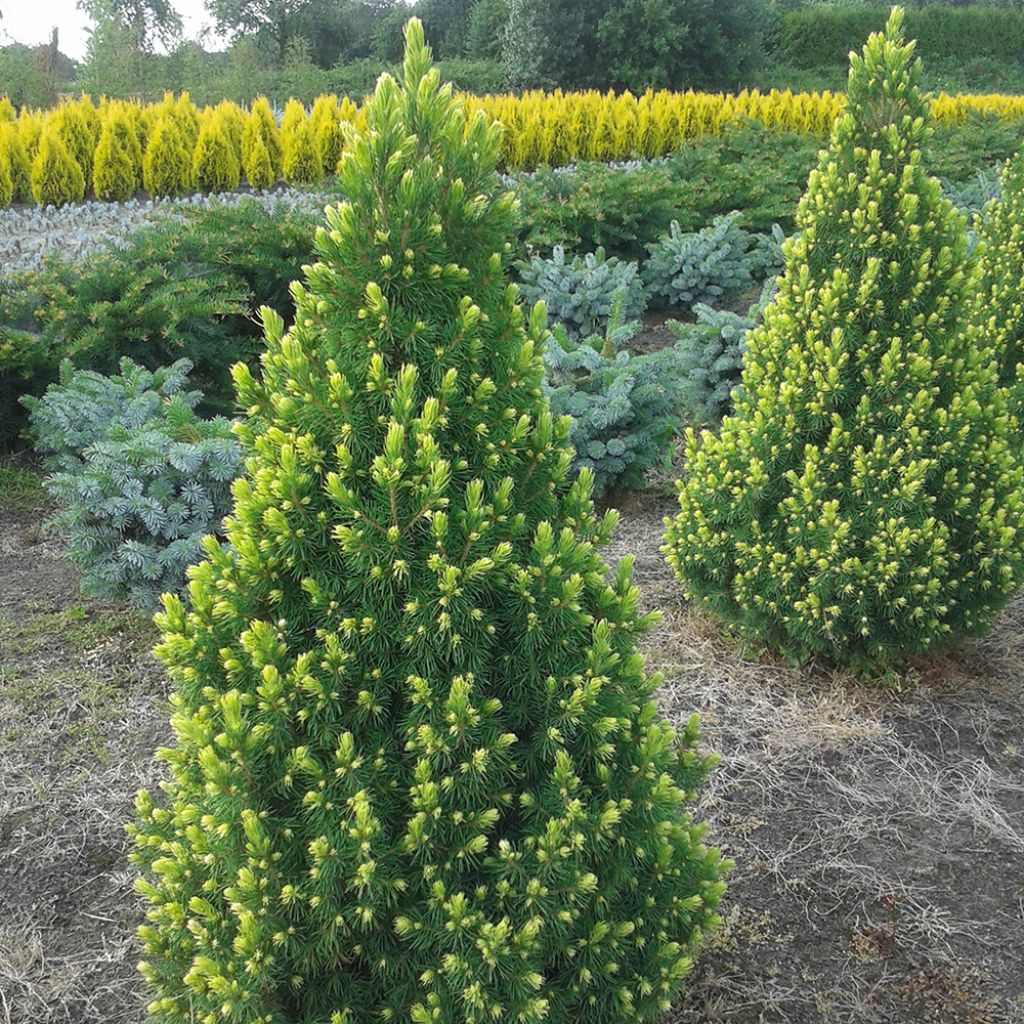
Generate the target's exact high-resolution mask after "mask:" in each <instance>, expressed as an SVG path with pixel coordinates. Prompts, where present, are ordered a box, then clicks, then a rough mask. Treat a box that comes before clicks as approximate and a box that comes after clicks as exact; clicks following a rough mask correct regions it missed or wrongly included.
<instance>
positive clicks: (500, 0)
mask: <svg viewBox="0 0 1024 1024" xmlns="http://www.w3.org/2000/svg"><path fill="white" fill-rule="evenodd" d="M508 5H509V0H476V3H475V4H473V9H472V11H470V14H469V22H468V24H467V26H466V53H467V54H468V55H469V56H471V57H486V58H488V59H489V60H497V59H500V57H501V53H502V49H503V47H504V45H505V28H506V26H507V25H508Z"/></svg>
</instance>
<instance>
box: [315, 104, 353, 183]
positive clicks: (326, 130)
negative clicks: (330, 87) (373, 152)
mask: <svg viewBox="0 0 1024 1024" xmlns="http://www.w3.org/2000/svg"><path fill="white" fill-rule="evenodd" d="M309 121H310V124H311V125H312V126H313V133H314V134H315V135H316V144H317V148H318V149H319V151H320V163H321V164H322V165H323V171H324V173H325V174H334V172H335V171H336V170H337V167H338V161H339V160H340V159H341V151H342V149H343V147H344V145H345V137H344V135H343V134H342V131H341V112H340V111H339V109H338V98H337V97H336V96H320V97H318V98H317V100H316V102H315V103H314V104H313V111H312V113H311V114H310V115H309Z"/></svg>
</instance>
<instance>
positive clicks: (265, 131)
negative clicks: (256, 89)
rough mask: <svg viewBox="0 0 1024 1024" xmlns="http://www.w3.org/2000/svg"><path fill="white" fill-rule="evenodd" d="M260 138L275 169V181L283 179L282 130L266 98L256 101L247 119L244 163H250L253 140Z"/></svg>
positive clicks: (244, 137) (243, 140)
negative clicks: (250, 149)
mask: <svg viewBox="0 0 1024 1024" xmlns="http://www.w3.org/2000/svg"><path fill="white" fill-rule="evenodd" d="M257 135H258V136H259V137H260V139H261V140H262V141H263V145H264V146H265V147H266V149H267V155H268V156H269V157H270V165H271V167H272V168H273V169H274V180H275V181H277V179H278V178H280V177H281V160H282V156H283V154H282V152H281V129H280V128H278V126H277V121H276V120H275V118H274V112H273V111H272V110H271V109H270V103H269V102H268V100H267V99H266V97H265V96H261V97H260V98H259V99H257V100H255V101H254V102H253V105H252V112H251V113H250V114H249V116H248V118H246V122H245V131H244V132H243V133H242V163H243V164H246V165H247V164H248V162H249V147H250V145H251V143H252V140H253V139H254V138H255V137H256V136H257Z"/></svg>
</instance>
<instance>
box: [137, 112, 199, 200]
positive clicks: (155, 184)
mask: <svg viewBox="0 0 1024 1024" xmlns="http://www.w3.org/2000/svg"><path fill="white" fill-rule="evenodd" d="M191 182H192V161H191V158H190V156H189V151H188V149H187V148H186V144H185V140H184V138H183V137H182V134H181V129H180V128H179V127H178V123H177V121H176V120H175V119H174V118H173V117H164V118H161V120H159V121H157V123H156V127H155V128H154V129H153V134H152V135H151V136H150V139H149V144H148V145H147V146H146V155H145V156H144V157H143V158H142V183H143V185H144V186H145V189H146V191H147V192H148V193H149V194H150V195H151V196H180V195H181V194H182V193H183V192H187V191H188V189H189V186H190V185H191Z"/></svg>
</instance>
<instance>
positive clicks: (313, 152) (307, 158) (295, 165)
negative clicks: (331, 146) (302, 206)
mask: <svg viewBox="0 0 1024 1024" xmlns="http://www.w3.org/2000/svg"><path fill="white" fill-rule="evenodd" d="M282 136H283V138H284V161H283V165H282V173H283V176H284V180H285V181H287V182H288V184H289V185H315V184H316V183H317V182H318V181H320V179H321V178H322V177H323V176H324V165H323V163H322V161H321V157H320V147H319V146H318V144H317V137H316V135H315V134H314V132H313V127H312V125H311V124H310V123H309V121H308V120H306V119H303V120H301V121H297V122H296V123H295V124H294V125H293V126H292V127H291V128H290V129H289V130H288V131H283V132H282Z"/></svg>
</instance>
